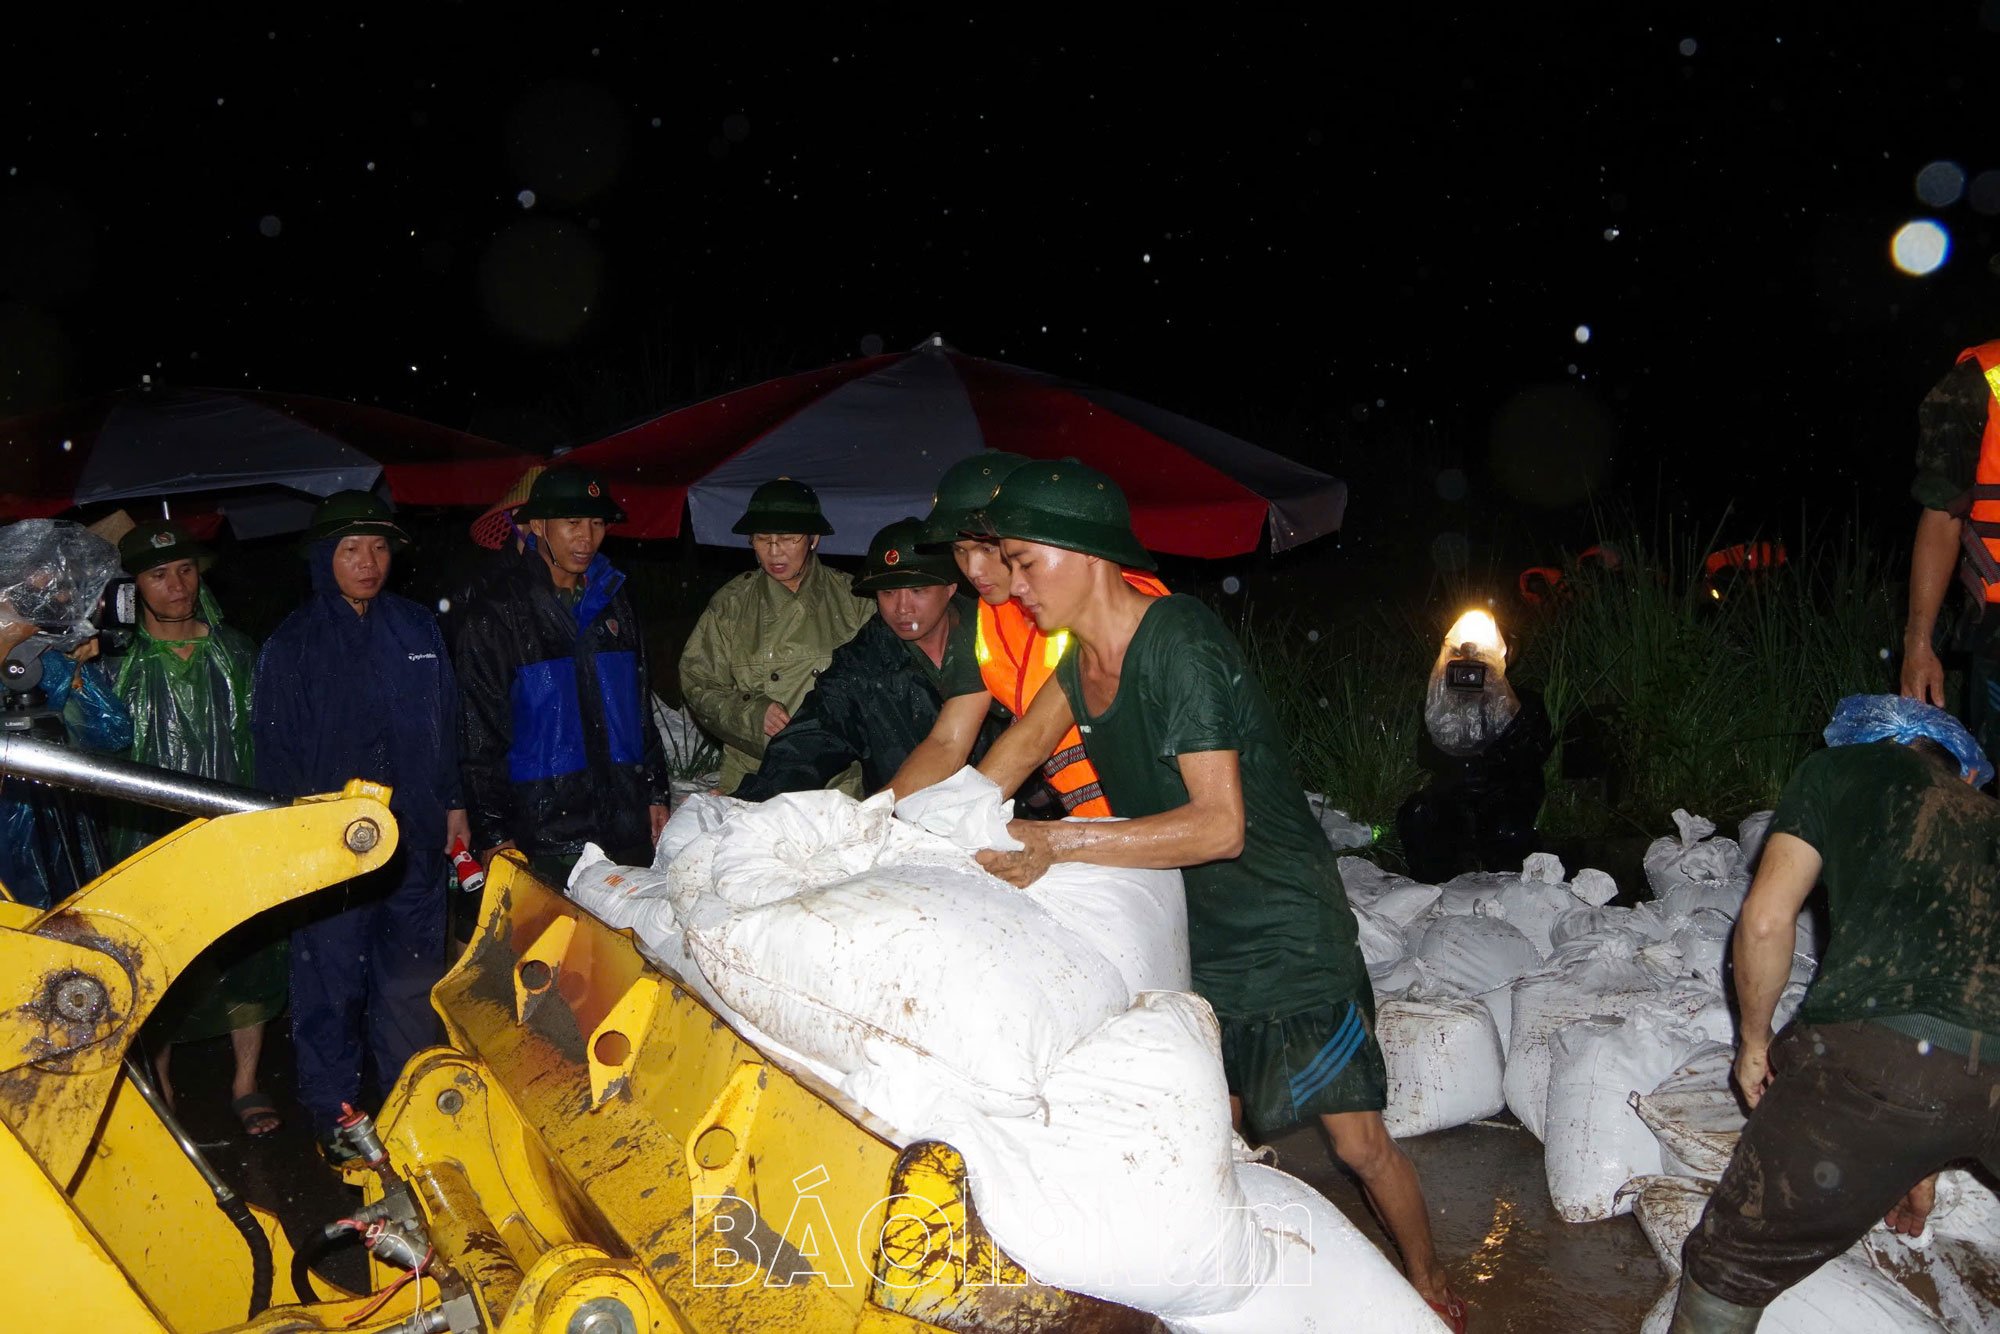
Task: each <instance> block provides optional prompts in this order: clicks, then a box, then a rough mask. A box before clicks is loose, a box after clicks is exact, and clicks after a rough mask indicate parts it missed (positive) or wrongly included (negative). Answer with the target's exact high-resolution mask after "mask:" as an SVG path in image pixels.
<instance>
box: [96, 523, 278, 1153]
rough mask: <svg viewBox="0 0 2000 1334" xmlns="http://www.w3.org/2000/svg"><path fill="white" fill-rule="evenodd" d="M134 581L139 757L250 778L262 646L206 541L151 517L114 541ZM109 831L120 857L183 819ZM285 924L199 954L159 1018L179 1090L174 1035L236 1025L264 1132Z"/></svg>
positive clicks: (124, 693)
mask: <svg viewBox="0 0 2000 1334" xmlns="http://www.w3.org/2000/svg"><path fill="white" fill-rule="evenodd" d="M118 554H119V557H120V558H121V559H122V560H123V562H124V565H125V570H126V573H128V574H130V575H131V576H132V577H133V579H134V580H135V581H136V582H137V584H138V587H139V632H138V635H137V636H136V638H135V640H134V643H133V645H132V651H131V652H130V653H129V654H127V655H126V657H125V659H124V661H123V663H122V664H120V666H119V668H118V693H119V695H120V696H121V697H122V698H123V699H124V700H125V703H126V707H128V708H129V709H130V710H131V711H132V758H133V759H135V760H138V761H140V762H141V763H144V764H156V765H159V766H160V767H161V768H163V769H175V770H178V771H180V772H182V773H189V774H196V775H199V776H200V777H203V778H212V779H215V780H217V781H219V782H225V783H248V782H249V781H250V779H251V774H252V772H253V771H252V769H251V764H250V682H251V678H252V676H253V675H254V674H255V671H256V666H257V646H256V645H255V644H253V643H252V642H251V641H250V637H249V636H248V635H245V634H244V633H243V632H242V631H240V630H237V629H235V628H234V627H232V626H227V625H224V624H223V623H222V612H221V610H220V608H218V607H217V606H216V603H215V598H214V597H213V596H212V595H211V594H210V593H209V591H208V590H207V589H206V588H204V587H203V586H202V581H201V572H202V570H204V569H206V568H207V567H208V564H209V563H210V561H211V560H212V559H213V553H212V552H210V550H209V549H208V548H207V547H205V546H203V545H201V544H200V543H198V542H196V541H194V540H193V539H192V538H191V537H190V536H189V535H188V533H187V531H186V530H185V529H183V528H182V527H180V525H178V524H174V523H147V524H141V525H139V526H138V527H137V528H135V529H133V530H132V531H131V532H130V533H128V534H127V535H126V537H125V540H124V541H122V542H120V543H119V544H118ZM121 815H122V819H121V820H120V821H119V823H118V825H117V826H116V828H115V829H114V831H113V835H112V844H113V849H114V853H115V855H116V856H117V857H118V858H119V859H121V860H122V859H123V858H125V857H129V856H131V855H132V854H133V853H135V852H137V851H138V850H139V849H141V848H143V847H145V846H146V845H147V844H148V843H151V842H152V841H153V840H154V839H156V838H159V837H160V836H161V835H162V834H165V833H166V832H168V831H169V830H171V829H174V828H176V827H177V826H178V825H180V824H181V823H183V821H181V820H180V818H179V817H177V816H174V815H172V814H170V813H168V812H165V811H153V810H147V809H141V808H138V807H126V808H125V809H124V810H123V811H122V812H121ZM287 976H288V974H287V972H286V967H285V937H284V934H283V933H282V932H280V931H278V930H276V929H275V928H273V927H272V926H270V925H269V924H267V923H259V922H256V921H252V922H247V923H245V924H244V925H243V926H241V927H239V928H238V929H237V930H235V931H233V932H231V933H230V934H229V935H227V936H224V937H223V938H222V939H221V940H219V941H217V942H216V943H215V944H214V945H213V946H212V947H210V948H209V950H208V951H207V952H206V953H204V954H203V955H202V956H201V957H200V958H199V959H197V960H196V961H195V964H194V966H193V967H192V968H190V969H189V970H188V971H187V972H186V973H184V974H183V975H182V976H181V977H180V979H179V980H178V981H177V982H176V983H175V984H174V986H173V988H172V989H171V990H170V991H168V993H167V996H166V999H165V1001H164V1003H163V1004H162V1005H161V1006H160V1009H159V1010H158V1012H157V1014H156V1016H155V1018H154V1019H153V1021H152V1028H151V1032H152V1035H153V1038H154V1041H155V1044H156V1045H157V1047H158V1054H157V1056H156V1057H155V1058H154V1064H155V1068H156V1070H157V1072H158V1075H159V1081H160V1087H161V1088H162V1090H165V1091H166V1092H167V1093H168V1096H169V1097H171V1096H172V1085H171V1084H170V1083H169V1082H168V1059H169V1056H170V1055H171V1053H172V1051H173V1046H172V1044H174V1043H176V1042H193V1041H197V1040H199V1039H202V1038H210V1037H214V1036H216V1035H217V1034H221V1033H227V1034H229V1038H230V1044H231V1046H232V1047H233V1048H234V1050H235V1056H236V1074H235V1079H234V1081H233V1083H232V1086H231V1090H230V1093H231V1098H232V1101H231V1103H230V1106H231V1108H232V1109H233V1110H234V1111H235V1113H236V1115H237V1118H238V1119H239V1120H240V1121H241V1122H242V1123H243V1129H244V1132H245V1133H246V1134H248V1135H250V1136H251V1137H252V1138H262V1137H264V1136H266V1135H269V1134H271V1133H273V1132H274V1131H276V1130H277V1129H278V1127H279V1126H280V1125H281V1124H282V1122H281V1121H280V1120H279V1117H278V1109H277V1107H276V1105H275V1104H273V1103H272V1101H271V1099H270V1098H269V1097H267V1096H266V1095H265V1094H264V1093H262V1092H261V1091H259V1090H258V1088H257V1060H258V1057H259V1055H260V1054H261V1053H262V1051H263V1046H264V1024H265V1022H266V1021H267V1020H270V1019H274V1018H276V1017H277V1016H278V1015H279V1014H280V1013H282V1012H283V1010H284V1008H285V995H286V988H287Z"/></svg>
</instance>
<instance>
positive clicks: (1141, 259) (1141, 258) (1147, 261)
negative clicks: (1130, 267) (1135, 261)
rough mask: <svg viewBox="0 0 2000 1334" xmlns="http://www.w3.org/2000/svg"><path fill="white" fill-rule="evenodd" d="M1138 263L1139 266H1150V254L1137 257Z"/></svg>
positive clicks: (1151, 260) (1151, 258)
mask: <svg viewBox="0 0 2000 1334" xmlns="http://www.w3.org/2000/svg"><path fill="white" fill-rule="evenodd" d="M1139 262H1140V263H1141V264H1151V263H1152V262H1153V257H1152V256H1151V255H1150V254H1147V255H1141V256H1139Z"/></svg>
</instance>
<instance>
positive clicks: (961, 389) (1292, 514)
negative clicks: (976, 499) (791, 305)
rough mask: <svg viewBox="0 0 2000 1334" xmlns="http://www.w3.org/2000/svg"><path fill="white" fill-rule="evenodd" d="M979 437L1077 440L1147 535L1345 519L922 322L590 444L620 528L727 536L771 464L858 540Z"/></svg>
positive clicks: (1207, 440) (1056, 446)
mask: <svg viewBox="0 0 2000 1334" xmlns="http://www.w3.org/2000/svg"><path fill="white" fill-rule="evenodd" d="M984 449H1004V450H1009V451H1012V452H1013V453H1016V454H1024V455H1026V456H1028V457H1029V458H1045V459H1058V458H1064V457H1070V458H1076V459H1079V460H1081V461H1082V462H1084V463H1087V464H1089V465H1090V466H1092V467H1094V468H1097V469H1099V470H1101V471H1103V472H1105V473H1108V474H1110V475H1111V476H1112V477H1113V478H1115V479H1116V480H1117V482H1118V484H1119V485H1120V486H1121V487H1123V488H1124V490H1125V493H1126V496H1127V498H1128V499H1129V500H1130V501H1131V505H1132V522H1133V527H1134V528H1135V529H1137V531H1138V535H1139V540H1140V541H1141V542H1143V543H1144V544H1145V545H1146V546H1147V547H1148V548H1149V549H1151V550H1153V551H1158V552H1163V553H1166V554H1169V555H1177V556H1201V557H1222V556H1235V555H1241V554H1242V553H1244V552H1247V551H1254V550H1255V549H1256V548H1257V545H1258V540H1259V535H1260V533H1262V532H1263V530H1264V528H1265V525H1266V524H1267V523H1268V525H1269V529H1270V543H1271V549H1272V550H1273V551H1282V550H1284V549H1286V548H1287V547H1294V546H1297V545H1299V544H1300V543H1302V542H1306V541H1309V540H1310V539H1312V538H1315V537H1319V536H1322V535H1324V534H1326V533H1330V532H1333V531H1335V530H1337V529H1338V528H1339V527H1340V521H1341V515H1342V513H1343V511H1344V510H1345V508H1346V505H1347V486H1346V484H1345V483H1343V482H1341V481H1339V480H1338V479H1336V478H1333V477H1329V476H1327V475H1326V474H1324V473H1320V472H1315V471H1314V470H1312V469H1311V468H1307V467H1303V466H1301V465H1299V464H1296V463H1293V462H1292V461H1290V460H1289V459H1286V458H1282V457H1280V456H1279V455H1276V454H1273V453H1271V452H1270V451H1268V450H1264V449H1259V448H1258V447H1257V446H1255V445H1252V444H1249V443H1247V442H1246V441H1243V440H1239V439H1237V438H1236V437H1235V436H1232V435H1229V434H1227V433H1226V432H1223V431H1218V430H1216V429H1215V428H1213V427H1210V426H1204V425H1202V424H1201V423H1200V422H1196V421H1191V420H1189V419H1188V418H1186V417H1183V416H1180V415H1179V414H1177V413H1173V412H1169V411H1167V410H1166V409H1164V408H1158V407H1154V406H1153V405H1151V404H1149V403H1142V402H1140V401H1139V400H1137V399H1133V398H1128V397H1126V396H1125V395H1123V394H1117V393H1113V392H1110V391H1108V390H1104V389H1097V388H1094V387H1092V386H1090V385H1084V384H1078V383H1076V382H1074V381H1071V380H1065V379H1062V378H1060V377H1058V376H1054V375H1048V374H1045V373H1043V372H1041V371H1034V370H1028V369H1025V368H1023V367H1020V366H1010V365H1007V364H1006V363H1004V362H998V361H989V360H987V359H985V358H983V357H970V356H966V355H964V354H963V353H960V352H957V351H954V350H953V349H951V348H949V347H947V346H946V345H945V344H944V342H943V340H942V339H932V340H930V341H928V342H926V343H925V344H923V345H922V346H921V347H918V348H916V349H914V350H913V351H910V352H904V353H897V354H890V355H884V356H877V357H863V358H861V359H859V360H856V361H845V362H841V363H839V364H837V365H833V366H829V367H826V368H825V369H823V370H817V371H810V372H807V373H805V374H802V375H788V376H784V377H782V378H780V379H776V380H767V381H765V382H764V383H763V384H759V385H754V386H752V387H750V388H748V389H744V390H741V391H739V392H736V393H729V394H723V395H720V396H719V397H716V398H711V399H708V400H706V401H705V402H701V403H696V404H694V405H692V406H691V407H686V408H682V409H680V410H679V411H677V412H670V413H667V414H666V415H665V416H662V417H655V418H653V419H652V420H651V421H647V422H642V423H641V424H639V425H637V426H634V427H631V428H630V429H628V430H624V431H620V432H618V433H617V434H615V435H612V436H608V437H606V438H605V439H602V440H599V441H596V442H595V443H593V444H588V445H584V446H582V447H580V448H578V449H575V450H572V451H571V452H570V453H569V454H567V455H565V456H564V460H563V461H564V462H573V463H577V464H582V465H586V466H589V467H592V468H595V469H597V470H598V471H599V472H601V473H602V474H603V475H604V476H605V478H606V479H607V480H608V481H609V483H610V486H611V490H612V492H613V494H614V495H616V496H617V498H618V500H619V502H620V503H621V504H622V505H624V507H625V510H626V513H627V514H628V515H629V516H630V519H629V521H628V522H627V523H626V524H625V525H624V526H623V527H621V528H620V529H618V530H617V531H619V532H621V533H624V534H626V535H628V536H634V537H673V536H676V535H678V534H679V532H680V530H681V512H682V509H683V507H685V508H686V509H687V511H688V513H689V514H690V516H691V517H692V520H693V524H694V536H695V540H696V541H699V542H705V543H710V544H713V545H719V546H734V545H738V544H740V543H741V542H742V541H743V539H742V538H741V537H739V536H737V535H735V534H733V533H731V532H730V531H729V530H730V526H731V525H732V524H734V523H735V522H736V520H737V519H738V518H739V517H740V516H741V515H742V513H743V511H744V507H745V506H746V504H747V503H748V502H749V499H750V493H751V492H752V491H754V490H756V488H757V487H758V486H759V485H760V484H762V483H764V482H768V481H770V480H771V479H772V478H774V477H795V478H798V479H799V480H800V481H804V482H810V483H811V484H812V485H813V487H814V488H816V489H817V490H818V492H819V496H820V502H821V504H822V506H823V507H824V508H825V511H826V514H827V517H828V519H829V520H830V521H831V522H832V524H833V528H834V533H833V535H832V536H831V537H828V538H826V539H825V540H824V541H823V542H822V548H823V549H824V550H827V551H830V552H834V553H837V554H843V555H859V554H862V553H864V552H865V551H866V550H867V548H868V539H869V538H870V537H871V536H873V535H874V533H875V532H876V531H877V530H878V529H880V528H881V527H882V526H883V525H885V524H888V523H892V522H894V521H895V520H896V519H899V518H901V517H902V516H904V515H906V514H922V513H924V512H925V511H927V510H928V509H929V508H930V503H931V494H932V490H933V488H934V487H935V485H936V483H937V479H938V476H939V474H941V473H942V472H943V471H944V470H945V469H946V468H947V467H949V466H950V465H951V464H952V463H954V462H956V461H957V460H958V459H961V458H964V457H965V456H966V455H968V454H975V453H978V452H979V451H980V450H984Z"/></svg>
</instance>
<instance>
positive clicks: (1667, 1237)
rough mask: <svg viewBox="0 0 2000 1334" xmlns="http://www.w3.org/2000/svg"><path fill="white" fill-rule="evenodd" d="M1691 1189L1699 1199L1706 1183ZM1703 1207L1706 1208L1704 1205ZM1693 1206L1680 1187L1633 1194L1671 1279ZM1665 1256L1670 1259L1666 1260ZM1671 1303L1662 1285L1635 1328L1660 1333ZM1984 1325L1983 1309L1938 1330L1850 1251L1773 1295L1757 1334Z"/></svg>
mask: <svg viewBox="0 0 2000 1334" xmlns="http://www.w3.org/2000/svg"><path fill="white" fill-rule="evenodd" d="M1683 1179H1685V1178H1683ZM1692 1184H1693V1186H1694V1187H1696V1188H1698V1189H1701V1190H1702V1194H1703V1195H1704V1197H1705V1195H1706V1190H1705V1187H1706V1185H1707V1183H1705V1182H1694V1183H1692ZM1702 1202H1703V1203H1704V1204H1705V1203H1706V1200H1705V1198H1704V1200H1703V1201H1702ZM1692 1204H1693V1201H1692V1200H1691V1199H1690V1198H1689V1195H1688V1189H1687V1188H1686V1187H1672V1188H1669V1187H1664V1186H1662V1185H1660V1183H1659V1182H1657V1181H1654V1182H1648V1183H1647V1185H1646V1187H1645V1189H1644V1190H1642V1191H1640V1193H1639V1205H1638V1208H1639V1210H1640V1227H1641V1228H1642V1229H1644V1231H1645V1233H1646V1239H1647V1240H1648V1241H1650V1242H1652V1243H1653V1249H1654V1251H1655V1253H1657V1254H1659V1255H1660V1256H1661V1263H1663V1264H1667V1265H1669V1272H1670V1273H1673V1274H1675V1276H1676V1278H1677V1277H1678V1271H1679V1267H1680V1266H1679V1260H1680V1253H1681V1246H1682V1244H1683V1243H1685V1242H1686V1240H1687V1235H1688V1233H1689V1232H1691V1231H1693V1230H1694V1227H1695V1225H1696V1223H1698V1222H1699V1221H1700V1218H1701V1209H1700V1208H1698V1207H1691V1206H1692ZM1649 1216H1650V1219H1651V1221H1650V1223H1649V1222H1648V1218H1649ZM1670 1255H1671V1256H1672V1257H1673V1259H1672V1260H1671V1261H1668V1260H1667V1258H1666V1257H1667V1256H1670ZM1674 1300H1675V1285H1674V1284H1669V1285H1668V1286H1667V1289H1666V1290H1665V1291H1664V1292H1662V1293H1661V1294H1660V1298H1659V1300H1658V1301H1657V1302H1655V1303H1654V1304H1653V1309H1652V1310H1651V1311H1648V1312H1647V1313H1646V1320H1645V1323H1644V1324H1642V1325H1641V1326H1640V1327H1639V1328H1640V1331H1641V1334H1667V1327H1668V1325H1669V1324H1670V1323H1671V1322H1672V1320H1673V1314H1674ZM1991 1321H1992V1310H1991V1308H1990V1307H1988V1308H1987V1309H1986V1311H1985V1313H1984V1315H1983V1317H1982V1318H1981V1319H1980V1321H1979V1323H1976V1324H1963V1325H1957V1326H1954V1325H1950V1324H1947V1323H1945V1322H1944V1321H1943V1320H1940V1319H1939V1318H1938V1317H1937V1316H1936V1315H1934V1314H1933V1313H1932V1312H1931V1311H1930V1310H1929V1309H1927V1308H1926V1307H1925V1306H1924V1304H1923V1303H1922V1302H1921V1301H1919V1300H1918V1299H1917V1297H1916V1295H1915V1294H1914V1293H1912V1292H1911V1291H1910V1290H1909V1289H1908V1288H1905V1287H1904V1286H1903V1285H1902V1284H1901V1283H1898V1282H1897V1281H1896V1280H1895V1279H1892V1278H1890V1277H1888V1276H1886V1275H1884V1274H1882V1273H1880V1272H1878V1271H1877V1270H1876V1269H1875V1267H1874V1265H1873V1264H1872V1263H1870V1261H1869V1259H1868V1258H1867V1255H1866V1252H1865V1251H1864V1250H1863V1248H1862V1247H1860V1246H1857V1247H1855V1248H1854V1249H1853V1250H1850V1251H1848V1252H1847V1253H1846V1254H1845V1255H1839V1256H1835V1257H1834V1258H1833V1259H1832V1260H1830V1261H1828V1262H1827V1263H1826V1264H1824V1265H1822V1266H1820V1268H1819V1269H1817V1270H1815V1271H1814V1272H1813V1273H1812V1274H1811V1275H1809V1276H1808V1277H1807V1278H1805V1279H1804V1280H1803V1281H1802V1282H1800V1283H1798V1284H1796V1285H1795V1286H1793V1287H1790V1288H1787V1289H1786V1290H1785V1291H1784V1292H1782V1293H1779V1294H1778V1298H1777V1300H1776V1301H1773V1302H1772V1303H1771V1304H1770V1305H1769V1306H1767V1307H1765V1308H1764V1318H1763V1320H1762V1322H1761V1323H1759V1324H1758V1326H1757V1334H1942V1332H1945V1331H1954V1330H1955V1331H1970V1330H1975V1329H1990V1328H1991V1327H1992V1324H1991Z"/></svg>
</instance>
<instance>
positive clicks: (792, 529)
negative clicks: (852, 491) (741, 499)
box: [729, 477, 833, 537]
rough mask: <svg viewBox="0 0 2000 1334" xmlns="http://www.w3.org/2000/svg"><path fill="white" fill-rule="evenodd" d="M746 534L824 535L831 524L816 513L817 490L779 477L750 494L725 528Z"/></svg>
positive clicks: (818, 509) (831, 527)
mask: <svg viewBox="0 0 2000 1334" xmlns="http://www.w3.org/2000/svg"><path fill="white" fill-rule="evenodd" d="M729 531H730V532H732V533H742V534H743V535H744V536H745V537H748V536H749V535H750V534H752V533H804V534H806V535H807V536H808V537H811V536H819V537H824V536H826V535H827V534H828V533H830V532H832V531H833V525H832V524H830V523H828V522H827V521H826V515H824V514H822V513H821V512H820V508H819V492H817V491H815V490H813V489H812V488H811V487H810V486H807V485H806V484H805V483H804V482H800V481H794V480H793V479H792V478H790V477H779V478H775V479H773V480H772V481H768V482H766V483H764V485H762V486H760V487H758V488H757V489H756V490H755V491H753V492H751V493H750V508H748V509H746V510H744V511H743V517H742V518H740V519H738V520H737V521H736V526H735V527H733V528H731V529H730V530H729Z"/></svg>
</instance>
